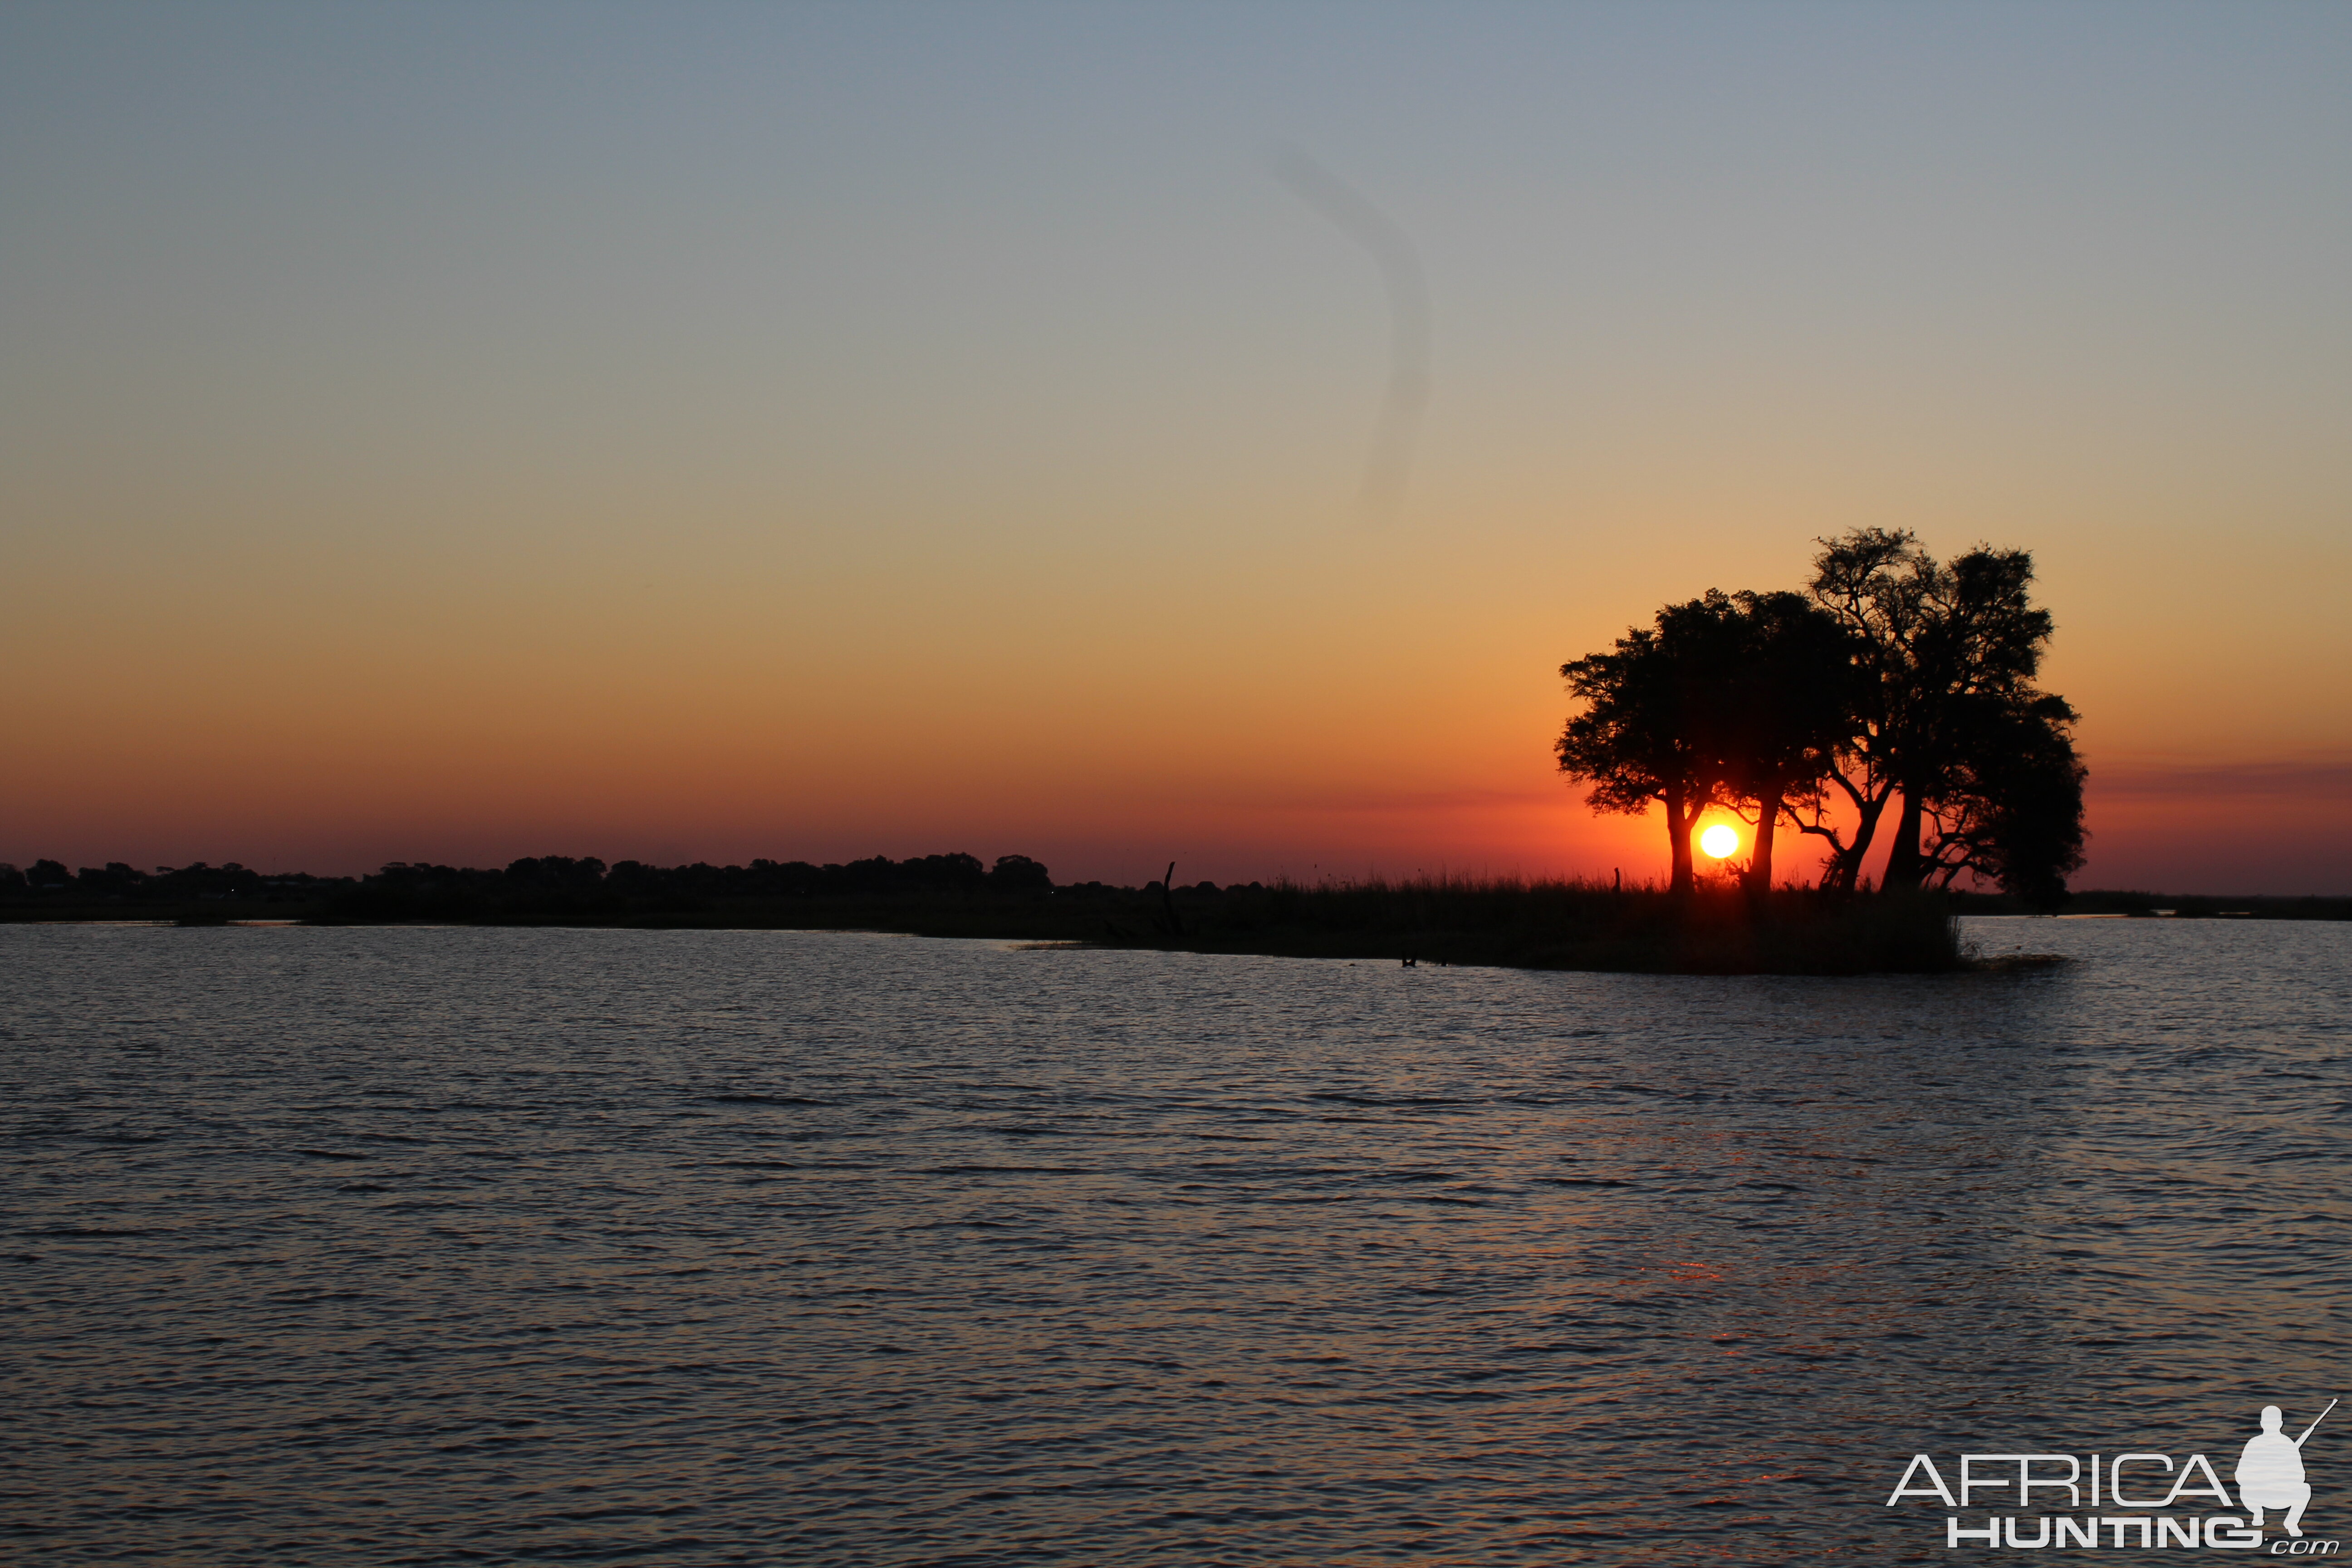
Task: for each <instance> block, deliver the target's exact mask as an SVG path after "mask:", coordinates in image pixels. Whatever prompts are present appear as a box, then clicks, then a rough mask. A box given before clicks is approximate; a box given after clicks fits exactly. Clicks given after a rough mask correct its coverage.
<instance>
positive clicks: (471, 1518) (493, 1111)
mask: <svg viewBox="0 0 2352 1568" xmlns="http://www.w3.org/2000/svg"><path fill="white" fill-rule="evenodd" d="M1976 933H1977V935H1978V936H1979V940H1981V941H1982V942H1984V944H1985V945H1986V946H1987V947H1988V948H1989V949H2000V948H2006V947H2008V946H2011V945H2012V944H2013V943H2016V942H2022V943H2023V944H2024V945H2025V946H2027V947H2029V948H2032V949H2039V950H2052V949H2059V950H2063V951H2066V952H2072V953H2074V954H2076V955H2078V956H2079V958H2080V960H2081V962H2079V963H2076V964H2074V965H2073V966H2071V967H2069V968H2068V969H2065V970H2063V971H2060V972H2056V973H2042V974H2034V975H2023V976H2011V977H1956V978H1886V979H1863V980H1850V979H1849V980H1817V979H1814V980H1792V979H1753V978H1748V979H1741V978H1660V977H1643V976H1626V975H1591V974H1534V973H1513V972H1506V971H1494V970H1475V969H1435V968H1426V967H1425V968H1421V969H1415V970H1399V969H1396V968H1393V967H1387V966H1382V965H1379V964H1373V963H1365V964H1360V965H1351V964H1343V963H1311V962H1299V961H1290V960H1279V959H1252V958H1225V957H1200V956H1192V955H1184V954H1160V953H1138V952H1068V951H1055V952H1024V951H1016V950H1014V949H1013V948H1012V947H1010V946H1009V945H1008V944H1000V943H989V942H923V941H917V940H911V939H903V938H890V937H877V936H859V935H833V934H816V933H796V932H756V931H731V932H730V931H721V932H656V931H494V930H477V931H456V930H420V929H403V930H382V931H333V930H309V929H278V930H250V929H228V930H209V931H177V930H156V929H128V928H96V927H78V928H36V927H8V928H0V959H4V960H5V962H0V1049H5V1053H6V1059H7V1061H8V1064H9V1068H10V1072H9V1078H10V1082H11V1085H12V1088H13V1092H12V1094H11V1095H10V1097H9V1098H8V1100H7V1101H6V1103H5V1109H0V1117H5V1128H6V1131H7V1139H6V1143H5V1192H6V1199H7V1201H6V1205H5V1220H6V1226H7V1235H6V1237H5V1241H0V1246H5V1249H6V1250H5V1257H6V1258H7V1259H8V1261H6V1262H5V1264H0V1307H5V1312H6V1321H7V1324H8V1328H7V1331H6V1334H7V1340H8V1342H9V1345H10V1353H9V1356H8V1362H9V1363H10V1368H11V1370H10V1373H9V1374H8V1381H9V1385H10V1389H11V1394H10V1399H9V1407H10V1409H11V1411H12V1413H13V1414H14V1415H15V1417H16V1421H17V1423H18V1425H19V1426H20V1427H21V1428H22V1429H23V1430H24V1431H26V1432H29V1433H31V1434H34V1435H35V1437H34V1439H33V1440H31V1441H26V1442H20V1443H18V1444H16V1445H14V1447H16V1455H15V1457H14V1458H12V1459H11V1460H10V1462H9V1469H8V1472H7V1476H6V1479H5V1483H0V1484H5V1490H6V1492H7V1494H8V1504H9V1506H8V1508H7V1510H6V1520H5V1525H0V1542H8V1543H10V1545H11V1547H12V1550H13V1554H14V1555H16V1556H17V1557H18V1558H20V1559H23V1560H27V1561H30V1560H37V1561H42V1562H55V1563H75V1562H114V1561H124V1560H128V1559H130V1558H131V1557H134V1556H142V1557H146V1558H149V1559H152V1560H159V1561H167V1562H185V1563H230V1562H260V1561H302V1562H306V1563H385V1562H402V1563H441V1562H458V1561H468V1560H475V1561H478V1560H482V1559H485V1558H487V1559H490V1560H499V1561H541V1560H563V1561H572V1562H603V1561H610V1560H618V1559H621V1558H629V1559H632V1560H635V1561H639V1562H654V1563H729V1562H774V1563H782V1562H792V1563H906V1564H911V1563H973V1564H981V1563H1171V1564H1175V1563H1211V1562H1219V1563H1369V1562H1375V1561H1380V1562H1425V1563H1473V1562H1475V1563H1570V1562H1579V1563H1581V1562H1591V1563H1692V1562H1696V1561H1711V1562H1727V1563H1748V1562H1752V1563H1790V1562H1796V1561H1810V1560H1812V1559H1814V1558H1817V1557H1843V1558H1846V1559H1849V1560H1853V1561H1857V1562H1868V1563H1894V1562H1910V1561H1928V1560H1932V1559H1935V1558H1938V1557H1940V1556H1942V1555H1944V1542H1943V1540H1942V1538H1941V1535H1940V1532H1938V1533H1936V1534H1933V1535H1931V1534H1930V1532H1929V1530H1928V1528H1927V1523H1928V1522H1930V1521H1929V1517H1928V1515H1927V1514H1924V1513H1923V1514H1917V1515H1904V1516H1902V1517H1895V1516H1894V1514H1893V1513H1891V1512H1890V1510H1885V1509H1884V1508H1882V1507H1881V1506H1880V1505H1881V1504H1882V1503H1883V1501H1884V1500H1885V1496H1886V1494H1887V1492H1888V1491H1889V1490H1890V1489H1891V1488H1892V1486H1893V1482H1894V1476H1895V1474H1896V1473H1897V1472H1898V1471H1899V1469H1900V1468H1901V1465H1902V1462H1903V1461H1904V1460H1905V1459H1906V1458H1908V1456H1909V1455H1910V1454H1912V1453H1914V1452H1916V1451H1920V1450H1923V1449H1930V1450H1934V1451H1936V1452H1937V1453H1955V1452H1958V1451H1959V1450H1960V1449H1962V1448H1964V1447H1965V1448H1971V1449H1979V1450H2000V1449H2014V1448H2015V1447H2018V1446H2019V1445H2021V1444H2025V1445H2028V1446H2031V1447H2036V1448H2041V1449H2045V1450H2066V1449H2071V1450H2073V1451H2075V1452H2087V1451H2090V1450H2092V1449H2094V1448H2096V1447H2100V1446H2101V1445H2102V1444H2104V1443H2110V1442H2112V1441H2114V1440H2116V1439H2118V1438H2121V1437H2125V1436H2149V1437H2164V1436H2167V1435H2168V1434H2173V1435H2177V1436H2175V1437H2174V1438H2173V1440H2172V1441H2171V1442H2170V1444H2169V1446H2170V1447H2171V1449H2172V1451H2174V1452H2177V1453H2178V1452H2187V1451H2189V1450H2190V1449H2194V1448H2200V1447H2202V1448H2207V1449H2209V1450H2213V1451H2218V1448H2219V1445H2220V1443H2221V1437H2219V1436H2215V1435H2216V1434H2235V1433H2238V1429H2239V1428H2240V1427H2241V1426H2244V1424H2245V1420H2246V1416H2247V1413H2248V1407H2249V1403H2250V1396H2252V1395H2255V1394H2259V1395H2260V1397H2258V1398H2252V1400H2251V1403H2252V1404H2253V1405H2259V1404H2261V1403H2263V1402H2264V1401H2266V1400H2269V1399H2272V1398H2277V1397H2281V1396H2286V1395H2292V1396H2293V1398H2294V1400H2297V1401H2299V1400H2301V1399H2302V1398H2303V1396H2304V1395H2305V1394H2306V1393H2308V1392H2311V1391H2317V1392H2319V1393H2320V1394H2326V1393H2334V1392H2342V1391H2343V1390H2341V1389H2339V1387H2338V1383H2339V1382H2340V1381H2341V1380H2342V1379H2343V1373H2344V1371H2345V1366H2344V1363H2345V1356H2344V1352H2345V1349H2346V1342H2347V1341H2346V1334H2345V1331H2344V1330H2343V1328H2342V1327H2341V1322H2342V1316H2341V1314H2342V1309H2343V1307H2344V1305H2345V1301H2344V1285H2343V1280H2344V1278H2345V1273H2344V1266H2345V1264H2346V1262H2347V1248H2346V1243H2345V1237H2346V1235H2347V1232H2346V1226H2345V1222H2346V1219H2347V1204H2346V1202H2345V1200H2344V1199H2343V1198H2342V1197H2340V1196H2339V1195H2338V1194H2339V1184H2338V1182H2337V1181H2336V1170H2337V1169H2338V1168H2339V1166H2340V1162H2341V1160H2342V1158H2343V1155H2344V1153H2345V1146H2344V1129H2345V1125H2346V1123H2345V1111H2346V1109H2347V1084H2352V1074H2348V1073H2347V1067H2346V1060H2345V1050H2344V1034H2343V1029H2344V1021H2345V1019H2346V1018H2347V1016H2352V1009H2348V1008H2347V1002H2352V963H2347V960H2352V930H2347V928H2345V927H2341V926H2324V925H2289V924H2282V923H2271V922H2243V923H2238V922H2232V923H2230V924H2226V925H2225V924H2220V923H2216V922H2195V923H2191V922H2171V921H2164V922H2158V921H2084V922H2067V923H2063V924H2059V923H2054V922H2048V921H2033V922H2025V921H1986V922H1978V924H1977V926H1976ZM2314 1404H2316V1401H2314ZM2241 1435H2242V1434H2241ZM2230 1440H2231V1441H2234V1440H2235V1438H2234V1437H2232V1438H2231V1439H2230ZM2155 1446H2156V1447H2159V1448H2162V1447H2167V1446H2168V1444H2167V1443H2166V1442H2157V1443H2156V1444H2155ZM2313 1464H2314V1468H2315V1480H2322V1479H2323V1478H2328V1477H2330V1476H2331V1474H2332V1477H2338V1478H2342V1481H2340V1482H2339V1481H2335V1480H2333V1479H2330V1480H2328V1482H2327V1484H2324V1485H2323V1486H2322V1487H2321V1498H2322V1500H2321V1501H2320V1502H2317V1503H2315V1504H2314V1514H2313V1521H2312V1522H2314V1523H2319V1524H2324V1525H2326V1526H2327V1528H2326V1530H2323V1531H2320V1533H2344V1532H2345V1526H2346V1524H2352V1520H2345V1519H2343V1516H2344V1510H2345V1508H2346V1506H2347V1505H2346V1503H2345V1502H2343V1501H2339V1499H2343V1498H2344V1497H2345V1486H2344V1484H2343V1483H2345V1482H2352V1461H2347V1462H2344V1463H2342V1464H2340V1465H2338V1464H2337V1463H2336V1461H2334V1460H2332V1459H2329V1458H2325V1457H2323V1456H2320V1455H2317V1454H2315V1456H2314V1459H2313ZM2331 1488H2332V1489H2331ZM2328 1510H2333V1511H2334V1512H2335V1513H2336V1516H2337V1518H2338V1519H2339V1520H2343V1522H2341V1523H2338V1522H2334V1521H2328V1520H2326V1519H2323V1518H2322V1517H2321V1516H2322V1514H2323V1512H2325V1511H2328Z"/></svg>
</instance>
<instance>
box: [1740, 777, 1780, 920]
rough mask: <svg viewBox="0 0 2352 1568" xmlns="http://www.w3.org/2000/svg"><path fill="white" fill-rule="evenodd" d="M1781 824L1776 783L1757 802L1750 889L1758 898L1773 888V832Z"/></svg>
mask: <svg viewBox="0 0 2352 1568" xmlns="http://www.w3.org/2000/svg"><path fill="white" fill-rule="evenodd" d="M1778 826H1780V786H1778V785H1775V786H1773V787H1772V788H1771V789H1769V790H1767V791H1765V792H1764V793H1763V794H1762V795H1759V797H1758V798H1757V802H1756V852H1755V853H1754V854H1753V855H1750V856H1749V857H1748V893H1749V894H1750V895H1751V896H1753V897H1757V898H1761V897H1763V896H1764V895H1765V894H1766V893H1769V892H1770V891H1771V890H1772V832H1773V829H1775V828H1776V827H1778Z"/></svg>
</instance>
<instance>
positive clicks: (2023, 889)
mask: <svg viewBox="0 0 2352 1568" xmlns="http://www.w3.org/2000/svg"><path fill="white" fill-rule="evenodd" d="M2073 726H2074V709H2073V708H2071V707H2069V706H2068V705H2067V703H2066V701H2065V700H2064V699H2063V698H2060V697H2053V696H2050V695H2048V694H2046V693H2044V694H2040V695H2036V696H2032V697H2030V698H2026V699H2023V700H1998V699H1978V700H1971V701H1969V702H1968V703H1966V704H1964V705H1963V706H1962V710H1961V712H1960V713H1959V714H1958V716H1957V717H1956V721H1955V727H1956V730H1957V731H1958V732H1959V735H1960V737H1961V739H1962V741H1963V743H1962V744H1961V745H1960V746H1959V747H1958V753H1959V760H1958V762H1957V763H1955V765H1954V766H1953V767H1952V769H1951V770H1950V772H1949V773H1948V776H1947V777H1946V779H1945V782H1944V787H1943V789H1942V791H1941V793H1940V794H1938V795H1937V796H1936V797H1935V798H1933V799H1931V800H1930V801H1929V802H1928V803H1927V822H1928V824H1929V826H1931V828H1932V830H1933V837H1932V838H1931V839H1930V840H1928V842H1927V845H1926V847H1925V848H1924V849H1923V851H1922V853H1923V855H1924V857H1925V858H1926V860H1927V866H1928V871H1927V878H1928V879H1932V880H1933V881H1934V882H1935V884H1936V885H1937V887H1942V888H1948V887H1950V886H1951V885H1952V883H1953V881H1954V880H1955V879H1958V877H1959V876H1960V874H1961V873H1962V872H1970V873H1973V874H1975V875H1978V876H1980V877H1983V878H1986V879H1989V880H1990V881H1992V882H1995V883H1997V884H1999V886H2000V889H2001V890H2002V891H2003V892H2007V893H2011V894H2014V895H2015V896H2016V897H2017V898H2019V899H2021V900H2023V901H2024V902H2026V903H2027V904H2029V905H2031V906H2032V907H2034V908H2037V909H2050V908H2054V907H2055V906H2056V905H2058V904H2059V903H2061V902H2063V900H2064V899H2065V897H2066V878H2067V877H2068V875H2069V874H2071V873H2073V872H2074V871H2077V870H2079V869H2081V868H2082V865H2083V841H2084V837H2085V835H2084V829H2083V778H2084V767H2083V764H2082V762H2081V761H2080V760H2079V759H2078V758H2077V757H2076V756H2075V754H2074V735H2073Z"/></svg>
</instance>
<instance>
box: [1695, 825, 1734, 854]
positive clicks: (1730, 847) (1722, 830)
mask: <svg viewBox="0 0 2352 1568" xmlns="http://www.w3.org/2000/svg"><path fill="white" fill-rule="evenodd" d="M1698 847H1699V848H1700V849H1701V850H1702V851H1704V852H1705V853H1706V854H1708V855H1712V856H1713V857H1715V858H1717V859H1718V860H1725V859H1728V858H1731V857H1732V856H1733V855H1736V854H1738V852H1739V829H1738V828H1736V827H1734V826H1731V825H1730V824H1729V823H1727V822H1718V823H1717V824H1716V825H1715V826H1713V827H1710V828H1708V829H1707V830H1706V832H1705V833H1702V834H1700V835H1699V836H1698Z"/></svg>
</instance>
